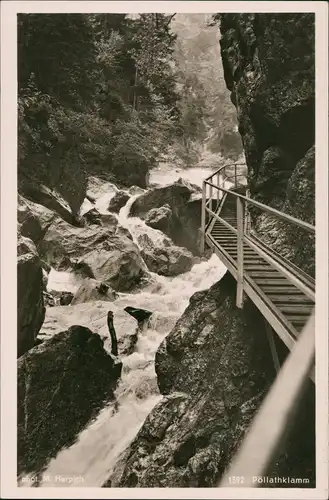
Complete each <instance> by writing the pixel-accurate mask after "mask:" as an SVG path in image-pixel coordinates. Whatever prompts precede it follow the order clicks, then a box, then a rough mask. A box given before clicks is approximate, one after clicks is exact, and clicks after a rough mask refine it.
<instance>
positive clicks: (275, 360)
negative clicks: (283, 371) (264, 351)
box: [264, 318, 280, 373]
mask: <svg viewBox="0 0 329 500" xmlns="http://www.w3.org/2000/svg"><path fill="white" fill-rule="evenodd" d="M264 322H265V330H266V335H267V338H268V343H269V345H270V349H271V354H272V359H273V364H274V368H275V371H276V373H279V370H280V360H279V356H278V352H277V350H276V345H275V340H274V335H273V330H272V327H271V326H270V324H269V323H268V322H267V321H266V319H265V318H264Z"/></svg>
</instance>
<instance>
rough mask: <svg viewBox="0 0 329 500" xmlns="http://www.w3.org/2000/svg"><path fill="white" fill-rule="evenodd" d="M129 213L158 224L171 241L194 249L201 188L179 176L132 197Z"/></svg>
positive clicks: (195, 250) (196, 249)
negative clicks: (173, 181) (161, 185)
mask: <svg viewBox="0 0 329 500" xmlns="http://www.w3.org/2000/svg"><path fill="white" fill-rule="evenodd" d="M168 208H169V210H171V215H169V214H170V212H169V210H168ZM154 209H158V210H154ZM159 209H160V210H159ZM130 215H132V216H138V217H141V218H142V219H143V220H146V221H148V224H149V225H152V227H157V228H158V229H160V227H159V224H160V226H161V230H162V231H163V232H164V233H165V234H166V235H167V236H169V237H170V238H171V239H172V240H173V241H174V243H176V244H177V245H179V246H183V247H186V248H187V249H189V250H190V251H191V252H193V253H198V251H199V250H198V248H199V227H200V224H201V190H200V188H199V187H198V186H195V185H193V184H190V183H188V182H186V181H184V180H182V179H179V180H178V181H177V182H175V183H174V184H172V185H170V186H165V187H160V188H153V189H150V190H149V191H147V192H146V193H144V194H142V195H141V196H139V197H138V198H137V199H136V200H135V201H134V203H133V204H132V206H131V210H130ZM154 224H155V225H154Z"/></svg>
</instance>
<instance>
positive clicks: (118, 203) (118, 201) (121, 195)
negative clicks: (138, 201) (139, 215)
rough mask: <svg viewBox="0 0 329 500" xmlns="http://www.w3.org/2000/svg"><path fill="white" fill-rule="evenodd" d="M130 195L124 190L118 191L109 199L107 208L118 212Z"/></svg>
mask: <svg viewBox="0 0 329 500" xmlns="http://www.w3.org/2000/svg"><path fill="white" fill-rule="evenodd" d="M129 198H130V196H129V194H127V193H126V192H125V191H118V192H117V193H116V194H115V195H114V196H113V198H112V199H111V200H110V203H109V207H108V210H109V211H110V212H120V209H121V208H122V207H124V206H125V204H126V203H127V201H128V200H129Z"/></svg>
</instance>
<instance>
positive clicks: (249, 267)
mask: <svg viewBox="0 0 329 500" xmlns="http://www.w3.org/2000/svg"><path fill="white" fill-rule="evenodd" d="M244 267H245V269H246V271H248V272H249V271H252V272H254V271H268V270H269V269H272V268H271V266H269V265H268V264H266V262H265V263H262V262H260V263H258V264H257V263H256V262H251V263H248V264H247V263H246V262H245V266H244Z"/></svg>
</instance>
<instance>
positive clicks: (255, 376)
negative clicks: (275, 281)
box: [109, 273, 275, 487]
mask: <svg viewBox="0 0 329 500" xmlns="http://www.w3.org/2000/svg"><path fill="white" fill-rule="evenodd" d="M235 293H236V283H235V280H234V279H233V278H232V277H231V276H230V275H229V274H228V273H227V274H226V275H225V276H224V278H223V279H222V280H221V281H220V282H219V283H216V284H215V285H214V286H212V287H211V288H210V289H209V290H205V291H202V292H198V293H196V294H195V295H194V296H193V297H192V300H191V301H190V304H189V306H188V308H187V309H186V310H185V312H184V314H183V315H182V317H181V318H180V319H179V320H178V322H177V323H176V325H175V327H174V328H173V330H172V331H171V333H170V334H169V335H168V336H167V337H166V338H165V340H164V341H163V342H162V344H161V345H160V347H159V349H158V351H157V354H156V360H155V368H156V372H157V377H158V384H159V388H160V391H161V393H162V394H164V395H165V397H164V399H163V400H162V401H161V402H160V403H159V404H158V405H157V406H156V407H155V408H154V409H153V410H152V411H151V413H150V414H149V415H148V417H147V419H146V420H145V422H144V424H143V426H142V427H141V429H140V431H139V433H138V435H137V436H136V438H135V440H134V441H133V442H132V443H131V445H130V446H129V447H128V449H127V450H126V452H125V454H124V455H123V456H122V458H121V460H119V462H118V464H117V465H116V467H115V469H114V472H113V474H112V475H111V476H110V477H109V479H110V480H111V482H112V487H132V486H133V487H191V486H193V487H213V486H215V484H216V483H217V481H218V480H219V478H220V477H221V474H222V473H223V471H224V470H225V468H226V467H227V466H228V464H229V463H230V461H231V459H232V455H233V454H234V453H235V450H236V449H237V447H238V446H239V445H240V444H241V442H242V439H243V437H244V436H245V433H246V431H247V430H248V428H249V425H250V422H251V420H252V418H253V417H254V415H255V414H256V411H257V409H258V407H259V404H260V402H261V401H262V398H263V396H264V394H265V392H266V390H267V388H268V386H269V384H270V383H271V381H272V380H273V378H274V376H275V374H274V369H273V367H272V363H271V354H270V349H269V346H268V344H267V338H266V333H265V329H264V323H263V318H262V317H261V315H260V314H259V313H258V311H257V310H256V309H255V308H254V307H253V306H252V305H251V304H250V303H249V302H248V301H247V302H246V304H245V306H244V309H243V310H239V309H237V308H236V305H235Z"/></svg>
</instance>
